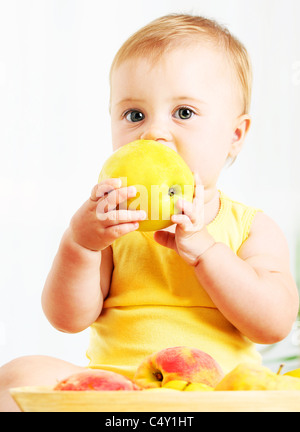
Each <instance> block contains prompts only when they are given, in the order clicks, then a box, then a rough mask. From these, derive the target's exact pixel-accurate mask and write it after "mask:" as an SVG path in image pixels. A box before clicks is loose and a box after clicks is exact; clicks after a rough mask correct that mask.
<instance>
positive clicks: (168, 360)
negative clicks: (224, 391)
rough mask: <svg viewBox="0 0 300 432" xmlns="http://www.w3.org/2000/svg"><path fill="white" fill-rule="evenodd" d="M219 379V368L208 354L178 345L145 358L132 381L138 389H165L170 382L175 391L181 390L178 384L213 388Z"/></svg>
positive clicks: (220, 373)
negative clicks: (195, 384)
mask: <svg viewBox="0 0 300 432" xmlns="http://www.w3.org/2000/svg"><path fill="white" fill-rule="evenodd" d="M223 376H224V374H223V371H222V369H221V367H220V366H219V364H218V363H217V362H216V361H215V360H214V359H213V358H212V357H211V356H210V355H208V354H207V353H205V352H204V351H201V350H199V349H197V348H190V347H185V346H179V347H170V348H166V349H163V350H161V351H158V352H156V353H153V354H152V355H150V356H148V357H146V358H145V359H144V361H143V362H142V363H141V364H140V365H139V367H138V368H137V370H136V373H135V375H134V378H133V381H134V382H135V383H136V384H137V385H138V386H140V387H142V388H151V387H166V385H168V383H169V382H170V381H173V385H175V386H177V387H179V388H181V387H183V383H182V382H184V384H185V385H186V384H189V383H202V384H206V385H208V386H211V387H215V386H216V385H217V383H218V382H219V381H220V380H221V379H222V378H223ZM178 381H179V382H178ZM169 386H171V387H172V384H169Z"/></svg>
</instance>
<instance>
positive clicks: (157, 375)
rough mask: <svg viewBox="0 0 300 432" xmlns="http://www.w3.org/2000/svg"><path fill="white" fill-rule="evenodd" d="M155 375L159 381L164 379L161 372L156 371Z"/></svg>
mask: <svg viewBox="0 0 300 432" xmlns="http://www.w3.org/2000/svg"><path fill="white" fill-rule="evenodd" d="M153 375H154V376H155V378H156V379H157V381H162V380H163V376H162V373H161V372H155V373H154V374H153Z"/></svg>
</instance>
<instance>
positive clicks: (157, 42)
mask: <svg viewBox="0 0 300 432" xmlns="http://www.w3.org/2000/svg"><path fill="white" fill-rule="evenodd" d="M199 39H201V40H203V41H206V42H209V43H212V44H213V45H214V46H215V47H217V48H219V49H221V50H222V51H223V52H224V53H225V54H227V57H228V59H229V61H230V62H231V64H232V66H233V70H234V71H235V74H236V77H237V82H238V84H239V87H240V89H239V90H240V93H241V98H242V105H243V112H242V113H241V114H246V113H248V112H249V110H250V102H251V90H252V68H251V62H250V58H249V55H248V53H247V50H246V48H245V47H244V45H243V44H242V43H241V42H240V41H239V40H238V39H237V38H236V37H235V36H233V35H232V34H231V33H230V32H229V30H228V29H227V28H226V27H223V26H222V25H220V24H219V23H217V22H216V21H214V20H211V19H207V18H204V17H201V16H194V15H186V14H171V15H166V16H164V17H161V18H158V19H156V20H154V21H152V22H150V23H149V24H148V25H146V26H145V27H143V28H141V29H140V30H138V31H137V32H136V33H134V34H133V35H132V36H131V37H130V38H129V39H127V41H126V42H125V43H124V44H123V45H122V46H121V48H120V49H119V51H118V52H117V54H116V56H115V58H114V60H113V63H112V66H111V71H110V77H111V76H112V72H113V71H114V69H115V68H116V67H118V66H119V65H120V64H121V63H122V62H124V61H125V60H127V59H129V58H137V57H146V58H149V59H150V60H153V61H155V60H158V59H159V58H160V56H161V55H163V54H164V53H165V52H166V51H167V50H169V49H172V48H174V47H178V46H179V45H180V44H184V43H188V42H190V41H191V40H194V41H195V40H199Z"/></svg>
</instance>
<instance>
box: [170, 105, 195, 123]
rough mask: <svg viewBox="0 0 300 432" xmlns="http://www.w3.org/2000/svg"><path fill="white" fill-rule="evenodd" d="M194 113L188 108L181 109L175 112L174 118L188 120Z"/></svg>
mask: <svg viewBox="0 0 300 432" xmlns="http://www.w3.org/2000/svg"><path fill="white" fill-rule="evenodd" d="M194 114H195V113H194V111H193V110H192V109H190V108H186V107H182V108H179V109H178V110H176V112H175V114H174V117H176V118H179V119H181V120H188V119H190V118H191V117H193V115H194Z"/></svg>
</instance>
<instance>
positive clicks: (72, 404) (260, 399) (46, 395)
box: [10, 387, 300, 412]
mask: <svg viewBox="0 0 300 432" xmlns="http://www.w3.org/2000/svg"><path fill="white" fill-rule="evenodd" d="M10 392H11V395H12V397H13V398H14V400H15V401H16V403H17V404H18V406H19V407H20V409H21V410H22V411H24V412H155V411H156V412H246V411H248V412H263V411H265V412H271V411H273V412H300V391H299V390H293V391H284V390H282V391H231V392H230V391H228V392H227V391H212V392H202V391H194V392H181V391H176V390H167V389H164V390H162V389H156V390H142V391H54V390H51V388H50V387H19V388H13V389H11V390H10Z"/></svg>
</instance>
